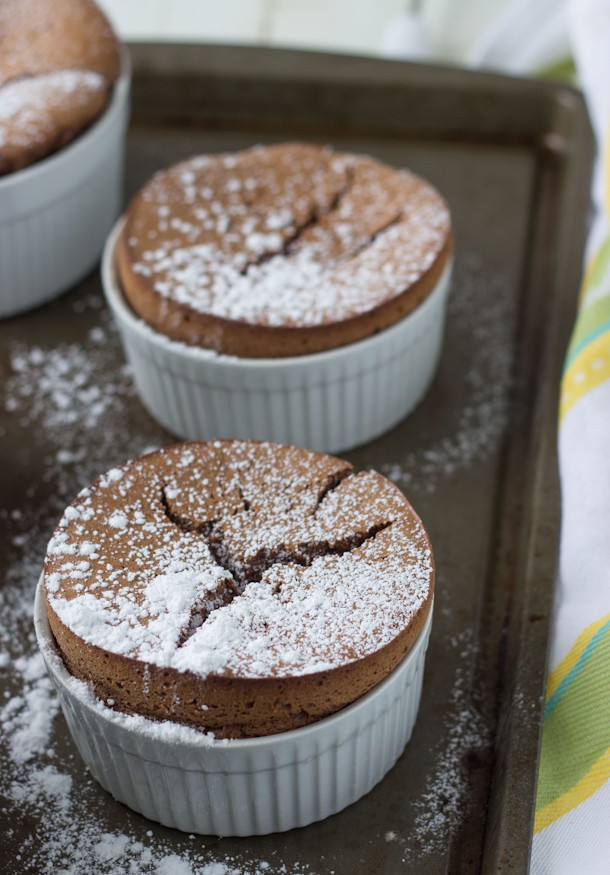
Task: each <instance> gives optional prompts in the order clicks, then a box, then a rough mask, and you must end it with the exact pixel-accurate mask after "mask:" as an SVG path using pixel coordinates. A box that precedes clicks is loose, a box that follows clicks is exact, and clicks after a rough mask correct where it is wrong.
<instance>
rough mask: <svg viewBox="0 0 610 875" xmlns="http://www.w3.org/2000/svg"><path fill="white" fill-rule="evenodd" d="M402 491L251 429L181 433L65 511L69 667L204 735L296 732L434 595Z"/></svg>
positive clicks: (366, 681)
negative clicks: (220, 437) (227, 437)
mask: <svg viewBox="0 0 610 875" xmlns="http://www.w3.org/2000/svg"><path fill="white" fill-rule="evenodd" d="M433 590H434V563H433V557H432V552H431V548H430V543H429V540H428V537H427V535H426V532H425V530H424V528H423V525H422V523H421V521H420V520H419V518H418V517H417V515H416V514H415V512H414V511H413V509H412V507H411V505H410V504H409V502H408V501H407V499H406V498H405V497H404V495H403V494H402V493H401V492H400V490H399V489H398V488H397V487H395V486H394V485H393V484H391V483H390V482H389V481H388V480H386V479H385V478H384V477H382V476H381V475H380V474H377V473H375V472H370V471H369V472H360V473H355V472H354V471H353V469H352V466H351V465H350V464H349V463H347V462H345V461H343V460H341V459H337V458H335V457H332V456H328V455H324V454H321V453H314V452H310V451H308V450H304V449H300V448H295V447H287V446H281V445H278V444H271V443H257V442H252V441H214V442H211V443H202V442H190V443H184V444H176V445H173V446H170V447H167V448H165V449H162V450H158V451H156V452H153V453H150V454H148V455H145V456H142V457H140V458H138V459H135V460H133V461H131V462H128V463H127V464H125V465H123V466H121V467H119V468H115V469H113V470H111V471H109V472H107V474H105V475H104V476H103V477H101V478H100V479H98V480H97V481H96V482H95V483H94V484H93V485H92V486H90V487H88V488H87V489H84V490H83V491H82V492H81V493H80V495H79V496H78V497H77V498H76V500H75V501H74V502H73V503H72V504H71V505H70V506H69V507H68V508H67V510H66V511H65V514H64V516H63V518H62V520H61V521H60V523H59V525H58V527H57V529H56V531H55V534H54V535H53V538H52V539H51V542H50V544H49V547H48V551H47V556H46V560H45V568H44V591H45V599H46V607H47V614H48V618H49V622H50V625H51V629H52V631H53V634H54V636H55V639H56V642H57V645H58V647H59V650H60V652H61V654H62V656H63V659H64V661H65V663H66V666H67V668H68V669H69V671H70V672H71V673H72V674H73V675H75V676H76V677H77V678H80V679H82V680H84V681H87V682H89V683H91V684H92V686H93V689H94V692H95V694H96V695H97V696H98V697H99V698H100V699H102V700H103V701H105V702H106V703H107V704H108V705H110V706H111V707H113V708H115V709H118V710H119V711H123V712H125V713H128V714H139V715H144V716H146V717H149V718H152V719H156V720H171V721H176V722H179V723H183V724H187V725H191V726H194V727H197V728H199V729H202V730H207V731H212V732H214V733H215V735H216V736H217V737H233V738H243V737H249V736H263V735H269V734H272V733H276V732H283V731H286V730H290V729H296V728H298V727H300V726H303V725H306V724H309V723H311V722H313V721H316V720H319V719H321V718H323V717H326V716H328V715H330V714H333V713H335V712H336V711H338V710H340V709H341V708H344V707H345V706H346V705H348V704H350V703H351V702H353V701H355V700H356V699H358V698H359V697H360V696H362V695H364V694H365V693H367V692H368V691H369V690H371V689H372V688H373V687H374V686H375V685H376V684H378V683H379V682H380V681H381V680H383V679H384V678H385V677H387V675H388V674H389V673H390V672H391V671H392V670H393V669H394V668H395V667H396V666H397V665H398V664H399V663H400V661H401V660H402V659H403V657H404V656H405V654H406V653H408V651H409V650H410V648H411V647H412V645H413V644H414V642H415V641H416V639H417V637H418V635H419V634H420V632H421V630H422V628H423V625H424V622H425V620H426V617H427V615H428V613H429V611H430V608H431V602H432V597H433Z"/></svg>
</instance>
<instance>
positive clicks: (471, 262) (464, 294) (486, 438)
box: [380, 256, 514, 492]
mask: <svg viewBox="0 0 610 875" xmlns="http://www.w3.org/2000/svg"><path fill="white" fill-rule="evenodd" d="M483 297H484V306H483V305H482V303H481V299H482V298H483ZM447 321H448V324H451V325H453V326H454V330H456V331H458V332H460V333H461V334H464V335H465V336H468V337H470V338H471V339H472V342H471V344H470V345H469V347H468V350H469V352H468V355H469V358H468V360H467V361H466V363H465V368H464V373H463V377H462V383H463V387H462V388H463V392H464V403H463V404H462V405H461V406H460V407H459V408H458V410H457V414H456V419H455V422H454V427H453V429H452V430H451V431H449V432H444V433H443V434H441V435H440V436H438V437H435V438H434V439H433V440H432V441H431V442H427V443H426V445H425V446H424V447H422V449H419V450H416V451H407V452H406V453H405V455H404V456H403V457H402V458H401V459H397V460H395V461H391V462H387V463H386V464H385V465H382V466H380V470H381V471H382V473H383V474H385V475H386V477H389V478H390V480H393V481H394V482H395V483H397V484H398V485H399V486H401V487H403V488H405V489H406V490H407V491H408V489H409V487H410V486H411V485H415V486H416V487H417V489H418V490H420V491H421V490H423V491H428V492H434V491H435V490H436V489H437V488H439V487H440V486H441V485H442V483H443V482H444V481H445V480H447V479H448V478H451V477H452V476H453V475H454V474H457V473H459V472H460V471H464V470H465V469H467V468H469V467H470V466H471V465H473V464H474V463H476V462H480V461H481V460H482V459H485V458H488V457H489V456H490V454H491V453H493V452H494V451H495V450H496V449H497V448H498V446H499V442H500V440H501V438H502V435H503V433H504V430H505V428H506V424H507V415H508V401H509V388H510V380H511V369H512V336H513V335H512V332H513V326H514V315H513V314H512V312H511V301H510V288H509V286H508V284H507V283H506V281H505V279H504V278H503V277H502V276H500V275H498V274H496V275H491V276H490V275H485V274H483V272H482V268H481V264H480V262H479V261H478V260H477V258H476V257H474V256H470V257H468V256H467V257H464V258H462V259H461V260H460V261H459V262H458V265H457V266H456V272H455V277H454V293H453V294H452V295H451V296H450V298H449V305H448V312H447Z"/></svg>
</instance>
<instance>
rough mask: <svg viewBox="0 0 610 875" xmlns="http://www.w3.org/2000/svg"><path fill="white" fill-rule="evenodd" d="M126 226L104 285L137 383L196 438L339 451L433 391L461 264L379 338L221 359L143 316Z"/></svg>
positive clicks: (167, 417) (177, 430) (149, 402)
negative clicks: (282, 354)
mask: <svg viewBox="0 0 610 875" xmlns="http://www.w3.org/2000/svg"><path fill="white" fill-rule="evenodd" d="M120 229H121V223H119V224H118V225H117V226H116V227H115V229H114V230H113V232H112V234H111V235H110V237H109V239H108V242H107V244H106V248H105V251H104V255H103V258H102V281H103V285H104V291H105V294H106V299H107V301H108V304H109V306H110V308H111V310H112V312H113V314H114V317H115V320H116V322H117V325H118V327H119V331H120V333H121V337H122V341H123V346H124V349H125V354H126V356H127V359H128V360H129V363H130V365H131V367H132V370H133V374H134V379H135V383H136V387H137V389H138V392H139V395H140V398H141V400H142V403H143V404H144V406H145V407H146V408H147V410H148V411H149V413H150V414H151V415H152V416H153V417H154V418H155V419H156V420H157V421H158V422H159V423H160V424H161V425H162V426H163V427H164V428H166V429H167V430H168V431H169V432H171V433H172V434H174V435H176V436H177V437H180V438H185V439H187V440H210V439H213V438H246V439H252V440H269V441H276V442H278V443H283V444H293V445H296V446H304V447H308V448H309V449H311V450H319V451H321V452H326V453H329V452H330V453H333V452H339V451H342V450H347V449H350V448H351V447H355V446H358V445H359V444H363V443H366V441H368V440H371V439H372V438H374V437H377V436H378V435H380V434H383V433H384V432H386V431H388V429H390V428H392V426H394V425H396V424H397V423H398V422H400V420H401V419H403V418H404V417H405V416H406V415H407V414H408V413H409V412H410V411H411V410H412V409H413V408H414V407H415V406H416V405H417V404H418V402H419V401H421V399H422V398H423V396H424V395H425V393H426V391H427V389H428V387H429V385H430V383H431V381H432V378H433V376H434V373H435V371H436V367H437V364H438V360H439V357H440V351H441V346H442V338H443V330H444V317H445V309H446V302H447V297H448V291H449V279H450V273H451V265H448V267H447V269H446V270H445V272H444V274H443V276H442V277H441V279H440V281H439V282H438V284H437V286H436V288H435V289H434V290H433V291H432V293H431V294H430V295H429V296H428V298H426V300H425V301H424V302H423V303H422V304H420V305H419V307H417V309H416V310H414V311H413V313H411V314H410V315H409V316H407V317H406V318H405V319H402V320H401V321H400V322H398V323H397V324H396V325H393V326H392V327H391V328H388V329H387V330H386V331H383V332H381V333H380V334H377V335H375V336H373V337H370V338H367V339H365V340H361V341H358V342H357V343H352V344H349V345H348V346H343V347H339V348H338V349H332V350H329V351H327V352H321V353H314V354H311V355H304V356H295V357H291V358H279V359H245V358H237V357H235V356H222V355H216V354H215V353H213V352H210V351H209V350H203V349H199V348H196V347H192V346H187V345H186V344H183V343H177V342H175V341H173V340H170V339H169V338H167V337H165V336H164V335H162V334H160V333H158V332H156V331H154V330H153V329H151V328H150V327H149V326H148V325H146V324H145V323H144V322H143V321H142V320H141V319H139V318H138V317H137V316H136V315H135V314H134V313H133V311H132V310H131V308H130V306H129V305H128V303H127V302H126V300H125V297H124V295H123V292H122V290H121V288H120V284H119V282H118V277H117V271H116V267H115V246H116V241H117V237H118V235H119V233H120Z"/></svg>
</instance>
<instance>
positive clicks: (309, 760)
mask: <svg viewBox="0 0 610 875" xmlns="http://www.w3.org/2000/svg"><path fill="white" fill-rule="evenodd" d="M34 621H35V626H36V635H37V638H38V643H39V645H40V648H41V650H42V653H43V655H44V659H45V662H46V665H47V669H48V671H49V674H50V676H51V679H52V681H53V684H54V686H55V689H56V690H57V693H58V695H59V699H60V702H61V706H62V709H63V712H64V715H65V718H66V721H67V723H68V726H69V728H70V731H71V733H72V736H73V738H74V740H75V742H76V745H77V747H78V749H79V751H80V754H81V756H82V758H83V759H84V761H85V763H86V764H87V766H88V767H89V769H90V771H91V773H92V775H93V776H94V778H96V779H97V780H98V781H99V783H100V784H101V785H102V787H104V788H105V789H106V790H108V791H109V792H110V793H111V794H112V795H113V796H114V797H115V798H116V799H118V800H119V801H120V802H124V803H125V804H126V805H128V806H129V807H130V808H132V809H134V810H135V811H138V812H140V813H141V814H143V815H144V816H145V817H148V818H150V819H151V820H155V821H158V822H159V823H162V824H163V825H164V826H171V827H175V828H177V829H181V830H183V831H185V832H195V833H202V834H204V835H206V834H207V835H223V836H234V835H235V836H246V835H266V834H267V833H272V832H283V831H285V830H288V829H292V828H293V827H298V826H306V825H307V824H309V823H313V822H314V821H317V820H322V819H323V818H325V817H328V816H329V815H331V814H335V813H336V812H338V811H341V810H342V809H343V808H345V807H346V806H348V805H351V804H352V803H353V802H356V800H358V799H360V798H361V797H362V796H364V795H365V794H366V793H368V792H369V790H371V789H372V788H373V787H374V786H375V784H377V783H378V782H379V781H380V780H381V779H382V778H383V777H384V775H385V774H386V773H387V772H388V771H389V770H390V769H391V768H392V766H393V765H394V763H395V762H396V760H397V759H398V757H399V756H400V754H401V753H402V751H403V749H404V747H405V745H406V743H407V742H408V740H409V738H410V737H411V733H412V730H413V726H414V724H415V719H416V717H417V711H418V708H419V701H420V697H421V688H422V680H423V674H424V661H425V655H426V648H427V646H428V639H429V636H430V628H431V624H432V611H431V612H430V614H429V616H428V619H427V620H426V624H425V626H424V629H423V630H422V632H421V634H420V636H419V638H418V639H417V641H416V642H415V645H414V647H413V648H412V649H411V651H410V652H409V653H408V654H407V656H406V657H405V658H404V660H403V661H402V662H401V663H400V665H399V666H398V667H397V668H396V669H394V671H393V672H392V674H390V675H389V676H388V677H387V678H386V679H385V680H384V681H382V682H381V683H380V684H379V685H378V686H377V687H375V689H373V690H372V691H371V692H370V693H367V695H366V696H363V697H362V698H361V699H359V700H358V701H357V702H355V703H354V704H353V705H350V706H349V707H347V708H345V709H344V710H343V711H340V712H339V713H337V714H334V715H333V716H331V717H327V718H326V719H324V720H320V721H318V722H317V723H313V724H311V725H310V726H305V727H303V728H302V729H296V730H293V731H291V732H284V733H281V734H278V735H269V736H266V737H264V738H250V739H245V740H226V739H225V740H215V739H212V738H210V737H209V736H207V735H204V734H202V733H200V732H197V731H196V730H194V729H191V728H189V727H185V726H179V725H177V724H175V723H169V722H165V723H159V722H154V721H152V720H148V719H146V718H144V717H129V716H126V715H124V714H119V713H117V712H115V711H113V710H111V709H110V708H108V707H107V706H105V705H104V704H103V703H102V702H100V701H99V700H97V699H95V697H94V696H93V694H92V693H91V691H90V689H89V687H88V686H87V684H85V683H83V682H81V681H78V680H76V679H75V678H74V677H72V675H71V674H70V673H69V672H68V671H67V669H66V667H65V665H64V663H63V661H62V659H61V656H60V655H59V652H58V650H57V648H56V645H55V641H54V638H53V635H52V633H51V630H50V627H49V624H48V621H47V616H46V612H45V607H44V598H43V594H42V578H41V580H40V581H39V584H38V589H37V592H36V602H35V617H34Z"/></svg>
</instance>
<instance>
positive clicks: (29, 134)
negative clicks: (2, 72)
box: [0, 70, 108, 173]
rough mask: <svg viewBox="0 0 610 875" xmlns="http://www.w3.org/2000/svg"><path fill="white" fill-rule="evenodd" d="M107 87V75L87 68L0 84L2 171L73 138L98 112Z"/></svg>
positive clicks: (34, 157)
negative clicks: (105, 77)
mask: <svg viewBox="0 0 610 875" xmlns="http://www.w3.org/2000/svg"><path fill="white" fill-rule="evenodd" d="M107 93H108V83H107V81H106V80H105V79H104V78H103V77H102V76H100V75H99V74H98V73H93V72H90V71H87V70H59V71H56V72H53V73H47V74H46V75H44V76H34V77H31V78H30V77H27V78H23V79H16V80H14V81H12V82H8V83H7V84H5V85H4V86H3V87H0V173H1V172H5V171H6V170H12V169H19V168H21V167H22V166H24V165H26V164H30V163H32V161H34V160H38V159H39V158H42V157H44V156H45V155H47V154H48V153H49V152H51V151H53V150H54V149H55V148H57V145H58V144H64V143H66V142H67V141H68V140H69V139H72V138H73V137H74V136H75V134H76V133H78V132H79V131H81V130H82V129H83V128H84V127H85V126H86V125H88V124H90V122H91V121H92V120H93V119H94V118H95V117H96V116H97V115H99V113H100V112H101V110H102V109H103V107H104V105H105V103H106V99H107V97H106V96H107ZM5 165H6V166H5Z"/></svg>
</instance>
